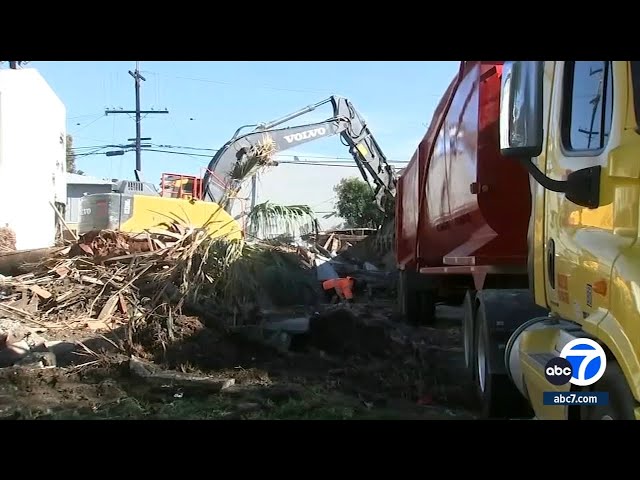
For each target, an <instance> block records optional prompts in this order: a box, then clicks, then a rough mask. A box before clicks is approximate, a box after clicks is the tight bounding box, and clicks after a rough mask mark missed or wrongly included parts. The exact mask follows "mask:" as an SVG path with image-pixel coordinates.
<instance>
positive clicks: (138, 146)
mask: <svg viewBox="0 0 640 480" xmlns="http://www.w3.org/2000/svg"><path fill="white" fill-rule="evenodd" d="M129 75H131V76H132V77H133V79H134V85H135V92H136V109H135V110H113V109H111V110H109V109H108V110H105V111H104V114H105V115H109V114H110V113H127V114H132V113H133V114H135V116H136V117H135V118H136V138H135V139H132V140H134V141H135V144H134V145H133V146H135V149H136V177H138V180H140V173H141V172H142V158H141V157H142V144H141V143H140V142H141V141H142V140H151V138H144V139H143V138H142V137H141V135H142V115H143V114H144V115H149V114H152V113H169V111H168V110H167V109H166V108H165V109H164V110H141V109H140V81H141V80H142V81H143V82H146V81H147V79H146V78H144V77H143V76H142V75H140V62H136V69H135V71H134V72H132V71H131V70H129Z"/></svg>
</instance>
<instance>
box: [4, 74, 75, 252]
mask: <svg viewBox="0 0 640 480" xmlns="http://www.w3.org/2000/svg"><path fill="white" fill-rule="evenodd" d="M0 182H1V183H0V185H1V186H0V227H4V226H8V227H9V228H11V229H12V230H13V231H14V232H15V235H16V249H17V250H29V249H35V248H47V247H51V246H53V245H54V244H55V238H56V216H55V212H54V210H53V208H51V205H50V203H49V202H51V203H53V204H54V205H55V204H56V203H58V204H66V199H67V185H66V109H65V106H64V104H63V103H62V101H61V100H60V98H58V96H57V95H56V94H55V92H54V91H53V90H52V89H51V87H50V86H49V84H48V83H47V82H46V81H45V79H44V78H43V77H42V76H41V75H40V73H38V71H37V70H36V69H33V68H24V69H16V70H12V69H3V70H0Z"/></svg>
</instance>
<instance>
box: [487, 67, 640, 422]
mask: <svg viewBox="0 0 640 480" xmlns="http://www.w3.org/2000/svg"><path fill="white" fill-rule="evenodd" d="M639 87H640V62H627V61H566V62H506V63H505V65H504V69H503V72H502V83H501V102H500V134H499V142H500V151H501V154H502V155H503V157H504V158H505V160H504V161H505V162H512V161H513V162H519V163H520V164H522V165H523V166H524V167H525V168H526V169H527V171H528V172H529V173H530V179H531V183H530V188H531V199H532V202H531V204H532V207H531V219H530V224H529V278H530V281H529V290H530V291H531V293H532V299H533V302H534V303H535V304H536V305H537V306H539V307H541V308H543V309H545V310H546V311H548V314H546V315H540V316H539V317H536V318H524V317H521V318H520V319H519V320H518V321H517V322H516V323H518V325H517V327H516V328H514V329H513V331H511V332H509V334H510V335H509V339H508V341H507V343H506V345H505V348H504V352H502V353H503V355H504V356H503V357H502V359H503V361H504V363H505V366H506V373H507V375H508V377H509V378H510V380H511V382H512V384H513V385H515V387H516V388H517V390H518V391H519V392H520V393H521V394H522V395H523V396H524V397H525V398H526V399H527V400H528V403H529V404H530V406H531V408H532V410H533V414H534V415H535V416H536V418H541V419H640V246H639V245H638V233H639V232H638V219H639V216H640V204H639V202H640V162H639V161H638V158H639V157H640V130H639V124H638V121H639V119H640V92H639V91H638V88H639ZM503 293H506V292H503ZM579 339H587V340H592V341H594V342H596V343H597V344H598V345H600V347H601V348H602V351H603V352H604V355H606V359H603V358H599V359H594V358H592V357H590V356H589V355H587V356H586V357H584V358H583V359H582V360H580V361H582V363H579V362H578V363H572V366H573V367H574V370H573V377H572V379H571V381H567V382H565V383H563V384H561V385H556V384H554V382H553V381H551V380H550V378H551V377H550V376H549V375H548V374H547V371H546V369H547V368H548V367H549V365H551V364H550V363H549V362H550V361H551V360H552V359H554V358H555V359H557V358H559V357H563V358H565V359H567V358H568V356H567V354H566V351H567V350H566V348H568V347H567V346H568V345H573V344H571V342H572V341H577V340H579ZM578 343H579V341H578ZM574 344H575V342H574ZM591 345H593V343H591ZM491 348H492V349H493V350H492V351H494V352H496V351H497V350H496V347H495V345H494V346H491ZM563 349H564V353H563ZM493 359H494V360H493V361H496V362H499V361H500V360H501V359H496V357H495V356H494V357H493ZM569 360H570V359H569ZM589 362H592V363H593V362H595V363H593V364H592V365H591V366H590V365H589ZM598 362H599V363H598ZM579 364H580V365H582V366H581V367H580V368H579V369H578V370H579V372H577V371H576V368H575V367H576V365H579ZM556 383H558V382H556ZM545 392H547V393H545ZM552 392H555V393H564V394H570V393H572V392H574V393H575V392H600V393H603V394H606V395H604V396H601V398H606V400H603V401H601V402H599V403H598V402H592V403H588V402H587V401H585V402H586V403H584V404H582V405H581V404H576V403H571V402H564V403H563V402H560V403H561V404H558V405H554V404H552V402H549V401H548V399H549V398H550V397H549V395H551V393H552ZM496 393H497V392H496ZM545 398H546V399H547V400H544V399H545ZM562 398H565V397H562ZM593 398H595V396H594V397H593ZM488 401H489V402H490V401H491V400H488ZM505 413H507V416H508V412H505Z"/></svg>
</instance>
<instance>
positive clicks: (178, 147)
mask: <svg viewBox="0 0 640 480" xmlns="http://www.w3.org/2000/svg"><path fill="white" fill-rule="evenodd" d="M152 145H153V146H154V147H157V148H171V149H184V150H195V151H203V152H213V153H215V152H217V151H218V150H219V149H218V148H198V147H184V146H178V145H157V144H155V143H154V144H152ZM175 153H179V152H175ZM276 155H277V156H278V157H289V158H296V157H304V158H314V159H316V160H349V161H353V158H351V157H330V156H324V155H293V154H284V153H280V154H276ZM193 156H205V157H206V156H210V155H202V154H200V155H198V154H193ZM387 162H389V163H409V161H408V160H387Z"/></svg>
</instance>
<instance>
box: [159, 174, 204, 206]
mask: <svg viewBox="0 0 640 480" xmlns="http://www.w3.org/2000/svg"><path fill="white" fill-rule="evenodd" d="M160 196H162V197H168V198H180V199H183V200H201V199H202V180H201V179H200V178H198V177H196V176H193V175H182V174H179V173H178V174H176V173H163V174H162V178H161V180H160Z"/></svg>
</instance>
